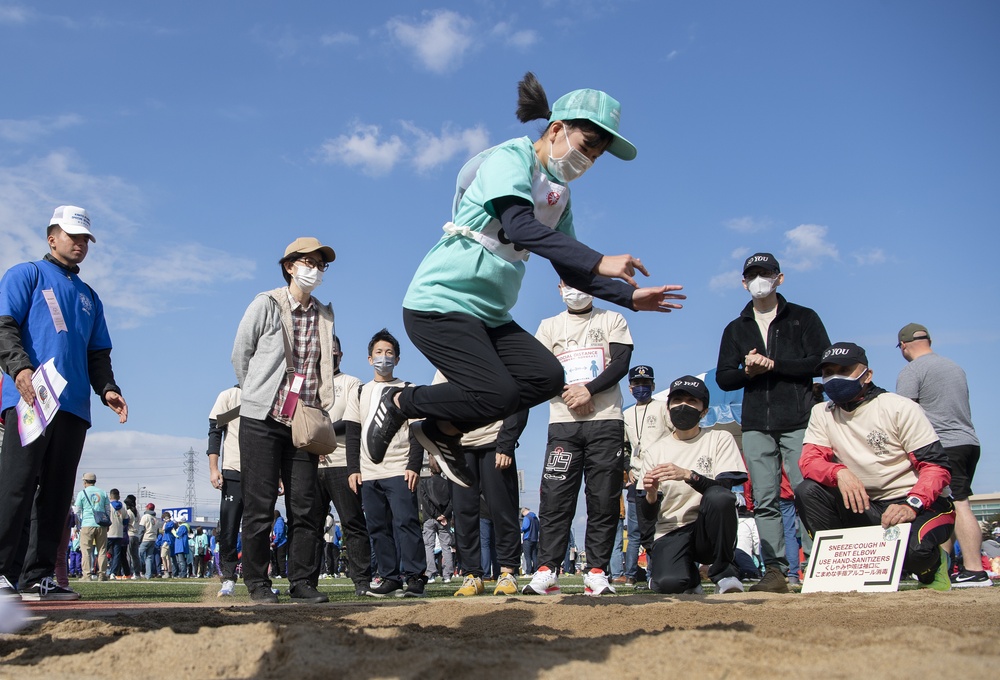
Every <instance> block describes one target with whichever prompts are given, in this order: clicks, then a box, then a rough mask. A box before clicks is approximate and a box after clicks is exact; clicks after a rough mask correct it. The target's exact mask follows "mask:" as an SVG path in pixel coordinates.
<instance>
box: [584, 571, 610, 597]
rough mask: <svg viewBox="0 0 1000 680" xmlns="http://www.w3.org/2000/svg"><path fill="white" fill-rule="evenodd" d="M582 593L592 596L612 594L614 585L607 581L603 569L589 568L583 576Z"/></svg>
mask: <svg viewBox="0 0 1000 680" xmlns="http://www.w3.org/2000/svg"><path fill="white" fill-rule="evenodd" d="M583 594H584V595H592V596H593V597H599V596H601V595H614V594H615V587H614V586H613V585H611V584H610V583H608V575H607V574H605V573H604V570H603V569H591V570H590V571H588V572H587V573H586V574H585V575H584V577H583Z"/></svg>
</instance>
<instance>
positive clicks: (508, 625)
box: [0, 587, 1000, 680]
mask: <svg viewBox="0 0 1000 680" xmlns="http://www.w3.org/2000/svg"><path fill="white" fill-rule="evenodd" d="M227 604H228V603H227ZM29 610H30V612H31V613H32V614H33V615H35V616H36V620H34V621H33V622H32V623H30V624H29V625H28V626H27V627H26V628H25V629H23V630H22V631H20V632H19V633H16V634H10V635H0V677H3V678H63V679H70V678H78V677H81V674H84V673H86V675H87V676H90V677H94V676H95V675H96V676H97V677H107V678H115V677H126V678H167V677H169V678H171V679H177V678H282V679H283V680H291V679H299V678H351V679H352V680H354V679H358V680H360V679H367V678H421V679H433V678H449V679H451V680H455V679H459V678H470V677H472V678H507V679H509V678H635V677H640V676H644V677H695V676H697V677H699V678H804V677H822V678H824V679H826V678H855V679H856V678H907V679H912V678H935V677H945V676H946V675H947V676H950V677H966V678H987V677H996V674H997V673H998V669H1000V587H993V588H971V589H966V590H960V591H952V592H950V593H938V592H933V591H906V592H899V593H879V594H858V593H846V594H839V593H838V594H832V593H817V594H810V595H802V594H789V595H773V594H758V593H741V594H727V595H709V596H678V597H668V596H657V595H652V594H637V595H629V596H619V597H604V598H600V599H597V598H590V597H585V596H583V595H562V596H556V597H546V598H542V597H536V598H529V597H509V598H497V597H491V596H489V595H484V596H480V597H477V598H468V599H457V598H436V599H428V600H423V601H413V600H409V601H405V602H403V601H378V602H374V601H361V602H348V603H330V604H326V605H316V606H309V605H301V604H282V605H271V606H261V605H253V606H252V605H249V604H234V605H229V606H220V605H219V603H218V602H216V601H212V602H205V603H202V604H183V605H159V604H151V605H131V604H121V605H119V604H115V603H94V602H86V601H80V602H77V603H70V604H65V603H64V604H59V605H55V604H54V603H45V604H37V605H33V606H32V607H30V608H29Z"/></svg>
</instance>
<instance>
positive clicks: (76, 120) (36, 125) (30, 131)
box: [0, 113, 83, 144]
mask: <svg viewBox="0 0 1000 680" xmlns="http://www.w3.org/2000/svg"><path fill="white" fill-rule="evenodd" d="M82 122H83V118H81V117H80V116H78V115H77V114H75V113H67V114H63V115H61V116H42V117H39V118H28V119H25V120H14V119H11V118H4V119H0V139H3V140H6V141H8V142H15V143H17V144H23V143H25V142H31V141H34V140H36V139H38V138H39V137H44V136H45V135H48V134H50V133H52V132H55V131H56V130H63V129H65V128H68V127H73V126H74V125H80V124H81V123H82Z"/></svg>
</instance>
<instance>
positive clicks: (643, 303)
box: [632, 286, 687, 312]
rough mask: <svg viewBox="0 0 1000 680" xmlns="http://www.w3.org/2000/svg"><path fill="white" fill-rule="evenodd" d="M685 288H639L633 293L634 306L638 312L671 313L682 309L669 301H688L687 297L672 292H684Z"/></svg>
mask: <svg viewBox="0 0 1000 680" xmlns="http://www.w3.org/2000/svg"><path fill="white" fill-rule="evenodd" d="M683 289H684V286H656V287H653V288H637V289H636V291H635V292H634V293H632V306H633V307H635V309H636V311H637V312H669V311H671V310H674V309H681V308H682V307H683V306H684V305H679V304H677V303H674V302H669V300H687V295H680V294H678V293H674V292H672V291H675V290H683Z"/></svg>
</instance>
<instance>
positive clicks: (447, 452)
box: [410, 420, 473, 489]
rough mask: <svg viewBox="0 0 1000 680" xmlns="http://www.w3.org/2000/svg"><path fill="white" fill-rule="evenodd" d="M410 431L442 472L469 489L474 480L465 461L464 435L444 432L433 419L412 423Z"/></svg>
mask: <svg viewBox="0 0 1000 680" xmlns="http://www.w3.org/2000/svg"><path fill="white" fill-rule="evenodd" d="M410 432H411V433H412V434H413V436H414V437H416V438H417V441H419V442H420V445H421V446H423V447H424V449H426V450H427V453H429V454H430V455H431V457H432V458H433V459H434V460H435V461H437V464H438V466H439V467H440V468H441V473H442V474H443V475H444V476H445V477H447V478H448V479H450V480H451V481H453V482H455V483H456V484H458V485H459V486H461V487H463V488H465V489H468V488H469V487H470V486H471V485H472V482H473V479H472V471H471V470H469V466H468V465H467V464H466V463H465V453H464V452H463V451H462V436H461V435H454V436H449V435H446V434H443V433H442V432H441V431H440V430H439V429H438V426H437V423H435V422H434V421H433V420H421V421H420V422H416V423H413V424H412V425H410Z"/></svg>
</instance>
